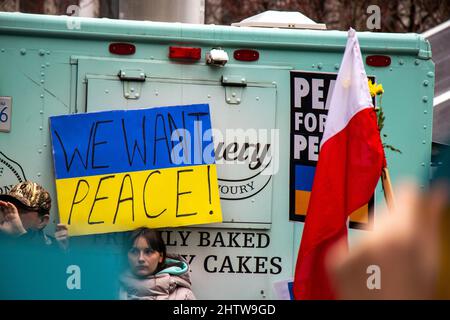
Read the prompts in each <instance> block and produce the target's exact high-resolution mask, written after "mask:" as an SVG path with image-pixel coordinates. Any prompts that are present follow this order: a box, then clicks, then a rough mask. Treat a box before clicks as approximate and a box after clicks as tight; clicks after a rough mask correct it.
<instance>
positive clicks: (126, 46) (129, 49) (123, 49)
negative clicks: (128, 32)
mask: <svg viewBox="0 0 450 320" xmlns="http://www.w3.org/2000/svg"><path fill="white" fill-rule="evenodd" d="M109 52H111V53H114V54H120V55H129V54H134V53H135V52H136V46H135V45H134V44H131V43H120V42H115V43H111V44H110V45H109Z"/></svg>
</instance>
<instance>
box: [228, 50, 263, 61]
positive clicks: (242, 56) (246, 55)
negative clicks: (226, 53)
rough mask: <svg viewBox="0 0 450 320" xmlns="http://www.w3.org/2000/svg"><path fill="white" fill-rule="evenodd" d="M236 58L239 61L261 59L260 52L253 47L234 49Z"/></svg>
mask: <svg viewBox="0 0 450 320" xmlns="http://www.w3.org/2000/svg"><path fill="white" fill-rule="evenodd" d="M234 59H235V60H238V61H256V60H258V59H259V52H258V51H256V50H252V49H240V50H236V51H234Z"/></svg>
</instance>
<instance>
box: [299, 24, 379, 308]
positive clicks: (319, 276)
mask: <svg viewBox="0 0 450 320" xmlns="http://www.w3.org/2000/svg"><path fill="white" fill-rule="evenodd" d="M385 165H386V161H385V157H384V151H383V147H382V144H381V139H380V132H379V130H378V126H377V117H376V113H375V110H374V107H373V104H372V99H371V96H370V93H369V86H368V83H367V75H366V72H365V70H364V64H363V60H362V56H361V50H360V47H359V43H358V39H357V37H356V32H355V30H353V29H350V30H349V32H348V40H347V45H346V48H345V52H344V57H343V59H342V63H341V67H340V69H339V73H338V76H337V79H336V84H335V87H334V91H333V94H332V96H331V102H330V108H329V111H328V117H327V121H326V124H325V131H324V134H323V137H322V141H321V143H320V151H319V159H318V163H317V167H316V173H315V177H314V183H313V187H312V192H311V198H310V202H309V207H308V211H307V215H306V221H305V225H304V229H303V236H302V241H301V245H300V250H299V253H298V258H297V266H296V270H295V278H294V297H295V299H334V298H335V294H334V292H333V288H332V287H331V284H330V281H329V278H328V275H327V271H326V267H325V257H326V254H327V252H328V250H329V248H330V247H331V246H332V245H333V244H335V243H336V242H337V241H339V240H341V239H347V218H348V216H349V215H350V214H351V213H352V212H353V211H355V210H356V209H358V208H360V207H361V206H363V205H364V204H366V203H368V202H369V200H370V198H371V196H372V194H373V192H374V190H375V187H376V185H377V183H378V179H379V178H380V175H381V171H382V168H383V167H384V166H385Z"/></svg>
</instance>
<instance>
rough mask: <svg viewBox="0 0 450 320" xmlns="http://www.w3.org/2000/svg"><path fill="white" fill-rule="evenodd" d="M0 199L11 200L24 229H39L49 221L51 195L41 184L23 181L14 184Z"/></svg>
mask: <svg viewBox="0 0 450 320" xmlns="http://www.w3.org/2000/svg"><path fill="white" fill-rule="evenodd" d="M0 200H3V201H7V202H11V203H12V204H14V205H15V206H16V208H17V211H18V212H19V216H20V220H21V221H22V225H23V227H24V228H25V229H26V230H41V229H43V228H45V226H46V225H47V224H48V222H49V221H50V208H51V202H52V201H51V197H50V194H49V193H48V191H47V190H45V189H44V188H43V187H42V186H41V185H39V184H37V183H35V182H31V181H25V182H21V183H19V184H17V185H15V186H14V187H13V188H12V189H11V190H10V191H9V193H8V194H2V195H0Z"/></svg>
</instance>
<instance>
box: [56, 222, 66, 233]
mask: <svg viewBox="0 0 450 320" xmlns="http://www.w3.org/2000/svg"><path fill="white" fill-rule="evenodd" d="M56 230H58V231H59V230H68V228H67V225H66V224H64V223H58V224H57V225H56Z"/></svg>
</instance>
